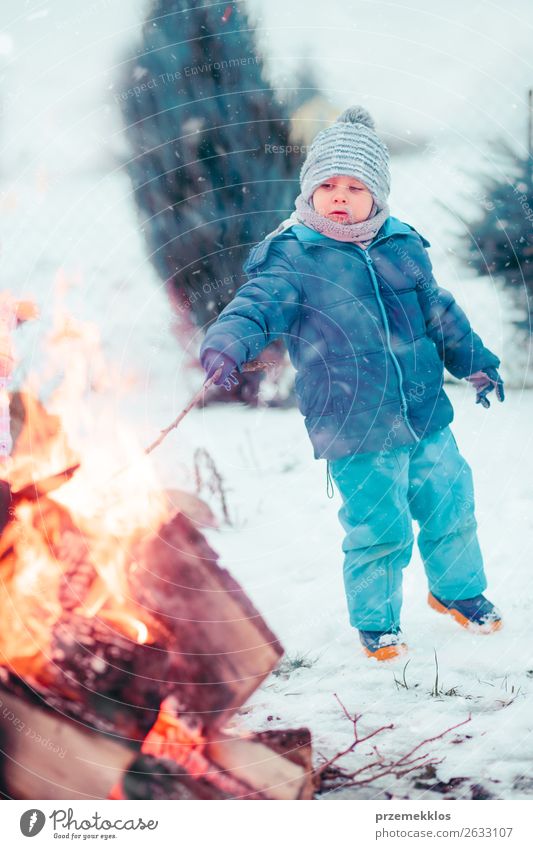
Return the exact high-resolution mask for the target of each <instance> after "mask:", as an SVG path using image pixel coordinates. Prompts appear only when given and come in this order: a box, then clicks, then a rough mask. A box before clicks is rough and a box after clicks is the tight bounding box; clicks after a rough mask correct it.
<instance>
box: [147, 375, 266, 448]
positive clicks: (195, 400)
mask: <svg viewBox="0 0 533 849" xmlns="http://www.w3.org/2000/svg"><path fill="white" fill-rule="evenodd" d="M273 365H275V363H270V362H269V363H245V364H244V366H243V368H242V370H241V371H262V370H263V369H266V368H268V367H269V366H273ZM221 371H222V366H220V368H217V370H216V372H215V373H214V374H213V375H212V376H211V377H210V378H209V379H208V380H206V382H205V383H204V385H203V386H202V388H201V389H199V390H198V392H197V393H196V395H193V397H192V398H191V400H190V401H189V403H188V404H187V406H186V407H184V408H183V410H182V411H181V413H180V414H179V416H177V418H175V419H174V421H173V422H172V423H171V424H169V425H168V427H166V428H165V429H164V430H162V431H161V433H160V434H159V436H158V437H157V439H156V440H154V442H152V443H151V444H150V445H149V446H148V448H145V449H144V453H145V454H151V452H152V451H153V450H154V448H157V446H158V445H161V443H162V442H163V440H164V439H165V438H166V437H167V436H168V434H169V433H170V431H171V430H174V428H176V427H177V426H178V425H179V424H180V422H181V421H183V419H184V418H185V416H186V415H187V413H189V412H190V411H191V410H192V408H193V407H194V406H195V405H196V404H197V403H198V401H200V400H201V399H202V397H203V395H204V393H205V392H206V390H207V389H209V387H210V386H211V385H212V384H213V383H214V382H215V380H216V379H217V377H218V376H219V375H220V373H221Z"/></svg>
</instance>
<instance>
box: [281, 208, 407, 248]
mask: <svg viewBox="0 0 533 849" xmlns="http://www.w3.org/2000/svg"><path fill="white" fill-rule="evenodd" d="M413 229H414V228H413V227H411V226H410V225H409V224H404V222H403V221H400V220H399V218H394V216H392V215H389V217H388V218H387V220H386V221H385V223H384V224H383V225H382V227H380V229H379V230H378V232H377V233H376V235H375V237H374V239H373V240H372V242H371V243H370V245H369V246H368V247H370V248H371V247H372V245H373V244H374V242H376V241H378V239H383V238H385V237H388V236H394V235H396V234H398V233H403V234H405V235H409V234H412V233H413ZM288 232H291V233H294V235H295V236H296V238H297V239H298V241H299V242H301V244H302V245H303V246H304V248H310V247H312V246H313V245H316V243H317V242H332V243H333V244H334V245H335V246H337V247H338V246H339V245H349V244H350V242H339V240H338V239H332V238H330V236H324V234H323V233H318V232H317V231H316V230H313V229H312V228H311V227H308V226H307V225H306V224H293V225H292V226H290V227H287V229H286V230H284V233H288Z"/></svg>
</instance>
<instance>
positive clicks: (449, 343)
mask: <svg viewBox="0 0 533 849" xmlns="http://www.w3.org/2000/svg"><path fill="white" fill-rule="evenodd" d="M419 235H420V234H419ZM425 244H428V245H429V242H427V241H426V242H425ZM414 259H415V264H416V268H417V277H418V281H417V294H418V301H419V304H420V307H421V309H422V313H423V315H424V319H425V322H426V333H427V335H428V336H429V338H430V339H432V340H433V342H434V343H435V345H436V347H437V351H438V354H439V357H440V358H441V360H442V361H443V363H444V365H445V366H446V368H447V369H448V371H449V372H451V374H453V375H454V377H457V378H463V377H468V375H470V374H473V373H474V372H476V371H479V370H481V369H483V368H488V367H489V366H494V368H498V366H499V365H500V360H499V358H498V357H497V356H496V354H493V353H492V351H490V350H489V349H488V348H486V347H485V345H484V344H483V342H482V340H481V339H480V337H479V336H478V335H477V333H475V332H474V331H473V330H472V327H471V326H470V322H469V320H468V318H467V316H466V314H465V313H464V311H463V310H462V309H461V307H460V306H459V304H458V303H457V302H456V300H455V298H454V296H453V295H452V293H451V292H449V291H448V290H447V289H443V288H442V287H441V286H439V285H438V283H437V281H436V280H435V278H434V276H433V267H432V264H431V260H430V258H429V254H428V252H427V250H426V248H425V247H424V243H423V242H422V239H421V241H420V249H419V251H417V252H416V257H414Z"/></svg>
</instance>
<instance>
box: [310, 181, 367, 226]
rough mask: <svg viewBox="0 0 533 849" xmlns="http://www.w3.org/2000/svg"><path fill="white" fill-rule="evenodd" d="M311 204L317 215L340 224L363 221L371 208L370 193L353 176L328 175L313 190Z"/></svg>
mask: <svg viewBox="0 0 533 849" xmlns="http://www.w3.org/2000/svg"><path fill="white" fill-rule="evenodd" d="M313 206H314V207H315V211H316V212H318V214H319V215H323V216H324V217H325V218H329V219H330V220H331V221H337V222H340V223H341V224H356V223H357V222H358V221H365V220H366V219H367V218H368V216H369V215H370V211H371V209H372V195H371V194H370V191H369V190H368V189H367V187H366V186H365V184H364V183H362V182H361V181H360V180H357V179H356V178H355V177H345V176H341V175H337V176H335V177H328V179H327V180H325V181H324V182H323V183H322V184H321V185H320V186H319V187H318V188H317V189H315V191H314V192H313Z"/></svg>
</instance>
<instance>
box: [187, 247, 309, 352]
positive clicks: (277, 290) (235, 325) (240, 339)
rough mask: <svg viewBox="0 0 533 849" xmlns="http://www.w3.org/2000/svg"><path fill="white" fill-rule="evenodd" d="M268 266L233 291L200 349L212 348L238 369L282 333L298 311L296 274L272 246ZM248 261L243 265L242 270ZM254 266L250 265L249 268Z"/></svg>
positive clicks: (298, 299)
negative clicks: (229, 359)
mask: <svg viewBox="0 0 533 849" xmlns="http://www.w3.org/2000/svg"><path fill="white" fill-rule="evenodd" d="M267 262H268V264H266V263H265V264H264V266H263V269H262V270H260V271H258V273H257V275H256V276H255V277H253V278H252V279H251V280H248V282H247V283H244V284H243V285H242V286H240V287H239V289H238V290H237V292H236V294H235V297H234V298H233V300H231V301H230V303H229V304H227V306H225V307H224V309H223V310H222V312H221V313H220V315H219V316H218V318H217V320H216V321H215V322H213V324H211V326H210V327H209V329H208V330H207V333H206V335H205V338H204V340H203V342H202V345H201V348H200V356H201V355H202V353H203V352H204V351H205V350H206V349H207V348H214V349H215V350H217V351H220V352H222V353H224V354H228V356H230V357H232V359H234V360H235V362H236V363H237V366H238V367H240V366H241V365H243V363H245V362H247V361H248V360H253V359H254V358H255V357H256V356H257V355H258V354H259V353H260V352H261V351H262V350H263V348H265V347H266V346H267V345H269V344H270V343H271V342H273V341H274V340H275V339H277V338H278V337H279V336H282V335H283V334H284V333H286V332H287V331H288V330H289V328H290V326H291V324H292V323H293V321H294V320H295V318H296V317H297V315H298V312H299V308H300V289H299V287H298V285H297V272H296V271H295V270H294V269H293V268H292V266H291V264H290V263H289V262H288V261H287V259H286V258H285V256H284V254H283V253H282V251H280V249H279V248H278V247H277V246H274V245H272V246H271V247H270V248H269V250H268V260H267ZM248 267H249V260H248V261H247V262H246V263H245V265H244V270H245V271H246V270H247V268H248ZM254 267H257V266H256V265H252V266H251V268H254Z"/></svg>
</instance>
